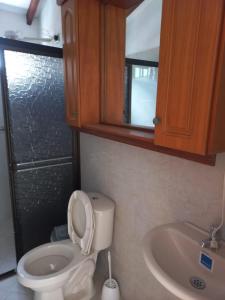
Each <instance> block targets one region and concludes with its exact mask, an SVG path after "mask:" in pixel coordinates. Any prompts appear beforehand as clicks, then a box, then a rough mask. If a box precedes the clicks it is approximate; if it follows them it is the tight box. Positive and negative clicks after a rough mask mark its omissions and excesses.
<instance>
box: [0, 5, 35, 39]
mask: <svg viewBox="0 0 225 300" xmlns="http://www.w3.org/2000/svg"><path fill="white" fill-rule="evenodd" d="M8 30H13V31H17V32H18V34H19V37H20V38H23V37H25V36H26V37H39V21H38V19H34V21H33V23H32V26H29V25H27V23H26V16H25V15H23V14H17V13H13V12H7V11H3V10H0V36H1V37H3V36H4V34H5V31H8Z"/></svg>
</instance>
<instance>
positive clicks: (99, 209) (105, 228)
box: [88, 193, 115, 251]
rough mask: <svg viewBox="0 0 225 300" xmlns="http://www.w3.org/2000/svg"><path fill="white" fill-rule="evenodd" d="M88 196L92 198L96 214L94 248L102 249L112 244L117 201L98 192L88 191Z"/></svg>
mask: <svg viewBox="0 0 225 300" xmlns="http://www.w3.org/2000/svg"><path fill="white" fill-rule="evenodd" d="M88 196H89V198H90V199H91V203H92V207H93V211H94V216H95V233H94V238H93V242H92V249H94V250H96V251H101V250H104V249H106V248H108V247H110V246H111V244H112V237H113V223H114V211H115V203H114V202H113V201H112V200H111V199H109V198H107V197H105V196H104V195H101V194H98V193H88Z"/></svg>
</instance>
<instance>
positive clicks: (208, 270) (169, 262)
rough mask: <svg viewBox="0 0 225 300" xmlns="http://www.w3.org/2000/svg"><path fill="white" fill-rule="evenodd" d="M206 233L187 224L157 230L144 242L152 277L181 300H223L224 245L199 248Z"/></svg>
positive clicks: (145, 256)
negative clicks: (215, 247)
mask: <svg viewBox="0 0 225 300" xmlns="http://www.w3.org/2000/svg"><path fill="white" fill-rule="evenodd" d="M207 238H208V233H207V232H205V231H204V230H201V229H200V228H198V227H196V226H194V225H192V224H190V223H176V224H168V225H163V226H159V227H156V228H155V229H153V230H151V231H150V232H148V233H147V234H146V235H145V237H144V239H143V245H142V246H143V254H144V259H145V262H146V264H147V267H148V268H149V270H150V271H151V273H152V274H153V276H154V277H155V278H156V279H157V280H158V281H159V282H160V283H161V284H162V285H163V286H164V287H165V288H166V289H168V290H169V291H170V292H171V293H172V294H174V295H175V296H177V297H178V298H180V299H184V300H198V299H199V300H225V245H224V243H222V244H221V248H220V249H219V250H217V252H214V251H211V250H209V249H205V248H202V247H201V246H200V242H201V240H203V239H207Z"/></svg>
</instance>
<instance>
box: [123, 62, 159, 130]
mask: <svg viewBox="0 0 225 300" xmlns="http://www.w3.org/2000/svg"><path fill="white" fill-rule="evenodd" d="M157 82H158V63H157V62H150V61H144V60H138V59H126V71H125V105H124V108H125V109H124V122H125V123H127V124H132V125H138V126H144V127H153V126H154V125H153V122H152V120H153V118H154V116H155V109H156V94H157Z"/></svg>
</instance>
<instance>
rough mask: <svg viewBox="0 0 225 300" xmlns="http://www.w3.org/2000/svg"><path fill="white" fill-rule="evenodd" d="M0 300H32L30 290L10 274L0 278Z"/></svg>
mask: <svg viewBox="0 0 225 300" xmlns="http://www.w3.org/2000/svg"><path fill="white" fill-rule="evenodd" d="M0 300H32V291H30V290H29V289H25V288H24V287H22V286H21V285H20V284H19V283H18V282H17V279H16V276H11V277H8V278H5V279H2V280H0Z"/></svg>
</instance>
